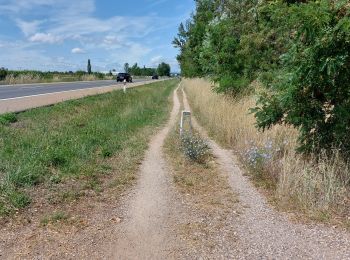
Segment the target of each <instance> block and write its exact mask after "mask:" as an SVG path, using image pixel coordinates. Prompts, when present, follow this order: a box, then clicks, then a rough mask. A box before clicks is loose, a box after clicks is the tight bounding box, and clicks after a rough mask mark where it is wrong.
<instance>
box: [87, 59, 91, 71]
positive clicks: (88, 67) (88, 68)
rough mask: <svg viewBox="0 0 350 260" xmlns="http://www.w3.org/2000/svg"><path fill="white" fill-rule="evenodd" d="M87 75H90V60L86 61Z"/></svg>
mask: <svg viewBox="0 0 350 260" xmlns="http://www.w3.org/2000/svg"><path fill="white" fill-rule="evenodd" d="M87 73H88V74H89V75H90V74H91V73H92V70H91V61H90V59H88V65H87Z"/></svg>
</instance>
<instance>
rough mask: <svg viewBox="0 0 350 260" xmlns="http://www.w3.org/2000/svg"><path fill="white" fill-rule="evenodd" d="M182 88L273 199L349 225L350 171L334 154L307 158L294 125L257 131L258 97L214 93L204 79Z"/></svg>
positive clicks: (305, 213)
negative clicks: (299, 150) (255, 111)
mask: <svg viewBox="0 0 350 260" xmlns="http://www.w3.org/2000/svg"><path fill="white" fill-rule="evenodd" d="M184 86H185V89H186V92H187V94H188V98H189V101H190V104H191V106H192V109H193V110H194V113H195V115H196V117H198V119H199V120H200V122H201V123H202V124H203V125H204V126H205V127H206V129H207V130H208V131H209V132H210V134H211V136H212V137H214V138H215V139H216V140H218V141H219V142H220V143H221V144H223V145H224V146H226V147H227V148H229V149H234V150H235V151H236V154H237V155H238V157H239V158H240V159H241V162H242V165H244V166H245V168H246V171H247V172H248V173H250V176H251V177H252V179H253V180H254V181H255V183H256V184H257V185H258V186H259V187H261V188H263V189H264V190H265V191H267V193H269V194H270V195H271V196H269V198H270V199H271V200H272V201H273V202H274V203H276V204H277V205H278V206H280V207H281V208H284V209H286V210H291V209H292V210H294V212H302V213H303V214H302V215H303V216H308V217H311V218H314V219H317V220H321V221H327V222H328V221H331V220H332V221H335V222H342V223H345V224H346V225H349V226H350V221H349V219H347V216H348V214H349V205H350V198H349V188H350V187H349V186H350V170H349V165H348V164H346V163H345V162H344V161H342V160H341V158H340V156H338V154H337V153H336V152H335V153H334V155H333V156H332V157H331V158H330V157H326V156H320V157H318V158H312V157H308V158H305V157H303V156H302V155H300V154H297V153H296V152H295V148H296V143H297V131H296V130H295V129H293V128H290V127H287V126H276V127H274V128H272V129H270V130H268V131H265V132H260V131H258V130H257V129H256V128H255V119H254V116H253V115H252V114H251V113H250V112H249V109H250V108H252V107H254V106H255V99H254V96H248V97H244V98H240V99H238V100H233V99H232V98H230V97H227V96H223V95H219V94H216V93H215V92H213V91H212V88H211V86H212V85H211V83H210V82H208V81H205V80H202V79H197V80H185V81H184Z"/></svg>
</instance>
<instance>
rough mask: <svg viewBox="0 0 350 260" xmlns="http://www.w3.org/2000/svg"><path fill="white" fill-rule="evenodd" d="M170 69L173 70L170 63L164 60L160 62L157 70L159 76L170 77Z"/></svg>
mask: <svg viewBox="0 0 350 260" xmlns="http://www.w3.org/2000/svg"><path fill="white" fill-rule="evenodd" d="M170 71H171V68H170V65H169V64H167V63H165V62H162V63H161V64H159V66H158V68H157V72H158V75H159V76H168V77H170Z"/></svg>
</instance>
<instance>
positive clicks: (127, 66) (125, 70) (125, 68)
mask: <svg viewBox="0 0 350 260" xmlns="http://www.w3.org/2000/svg"><path fill="white" fill-rule="evenodd" d="M124 72H125V73H129V72H130V66H129V63H125V64H124Z"/></svg>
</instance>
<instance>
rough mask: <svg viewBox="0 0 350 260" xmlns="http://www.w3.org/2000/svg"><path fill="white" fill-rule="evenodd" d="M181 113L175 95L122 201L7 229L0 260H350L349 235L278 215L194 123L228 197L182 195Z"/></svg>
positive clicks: (88, 204)
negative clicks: (176, 129)
mask: <svg viewBox="0 0 350 260" xmlns="http://www.w3.org/2000/svg"><path fill="white" fill-rule="evenodd" d="M175 93H176V92H175ZM183 97H184V100H183V101H184V107H185V109H186V110H188V109H190V107H189V105H188V102H187V99H186V95H185V93H184V94H183ZM179 111H180V102H179V99H178V95H177V94H175V95H174V96H173V109H172V112H171V116H170V119H169V121H168V123H167V125H166V126H165V127H164V128H163V129H161V130H160V131H159V132H158V133H157V134H156V135H155V136H154V137H153V138H152V140H151V142H150V144H149V148H148V150H147V152H146V154H145V157H144V160H143V162H142V164H141V165H140V170H139V174H138V179H137V182H136V185H135V186H134V187H133V188H132V189H131V190H129V191H127V192H125V193H123V194H122V197H121V199H120V198H119V199H118V200H117V198H116V197H115V196H113V194H111V193H108V194H106V195H102V196H99V197H97V198H96V197H94V196H91V198H90V197H89V196H86V198H84V199H82V200H81V203H79V205H77V206H76V209H75V210H76V212H77V214H76V217H74V218H68V219H66V220H65V221H64V219H65V217H64V216H58V217H60V218H61V219H62V221H58V222H57V223H54V224H48V225H44V226H43V225H42V223H40V221H39V220H38V221H29V220H26V219H22V220H21V221H16V222H13V223H7V224H6V225H4V226H3V227H1V228H0V232H1V237H0V259H300V258H302V259H350V250H349V248H350V234H349V233H348V232H347V231H345V230H339V229H335V228H330V227H326V226H322V225H311V224H310V225H305V224H299V223H294V222H292V221H291V220H290V219H289V218H288V216H287V215H285V214H282V213H279V212H276V211H275V210H274V209H273V208H271V206H269V204H268V203H267V202H266V199H265V198H264V197H263V196H262V195H261V194H260V193H259V192H258V191H257V190H256V189H255V188H254V186H253V185H252V184H251V183H250V181H249V180H248V179H247V177H245V176H244V175H243V174H242V172H241V170H240V169H239V167H238V166H237V164H236V163H235V162H236V160H235V158H234V156H233V154H232V152H231V151H229V150H225V149H223V148H221V147H220V146H219V145H218V144H217V143H215V142H214V141H213V140H210V139H209V137H208V135H207V134H206V132H205V130H204V129H203V128H202V127H201V126H200V125H199V124H198V123H197V121H196V120H195V119H194V120H193V123H194V126H195V128H196V129H198V130H199V132H200V133H201V134H202V135H203V136H205V137H206V138H207V139H208V142H209V145H210V147H211V151H212V153H213V155H214V157H213V158H214V159H215V160H216V162H213V164H215V165H216V166H215V165H214V166H213V168H212V169H216V168H215V167H217V169H218V171H219V175H220V176H221V177H220V178H221V179H220V182H218V183H216V184H215V185H216V186H215V185H214V184H213V187H212V190H213V189H215V190H217V191H220V188H222V189H229V190H230V192H226V193H225V194H224V195H222V193H220V192H212V193H210V194H206V193H200V192H197V191H193V192H192V193H186V192H185V193H183V192H179V190H178V189H177V188H176V184H175V183H174V179H173V177H174V176H173V173H174V170H176V169H173V168H172V166H171V165H169V163H168V161H167V160H166V159H165V155H164V151H163V150H164V149H163V146H164V142H165V139H166V137H167V135H168V134H169V132H170V131H171V129H172V128H173V126H174V124H175V123H176V119H177V116H178V113H179ZM209 169H210V168H209ZM209 180H210V179H209ZM223 181H224V182H225V183H224V182H223ZM203 185H206V183H205V182H203ZM203 188H204V189H205V188H206V187H204V186H203ZM228 195H229V196H232V197H233V198H234V199H233V200H232V201H230V200H228V199H227V196H228ZM207 202H210V205H211V206H209V205H208V206H206V203H207ZM212 205H219V206H215V207H213V206H212ZM214 209H215V210H214Z"/></svg>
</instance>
